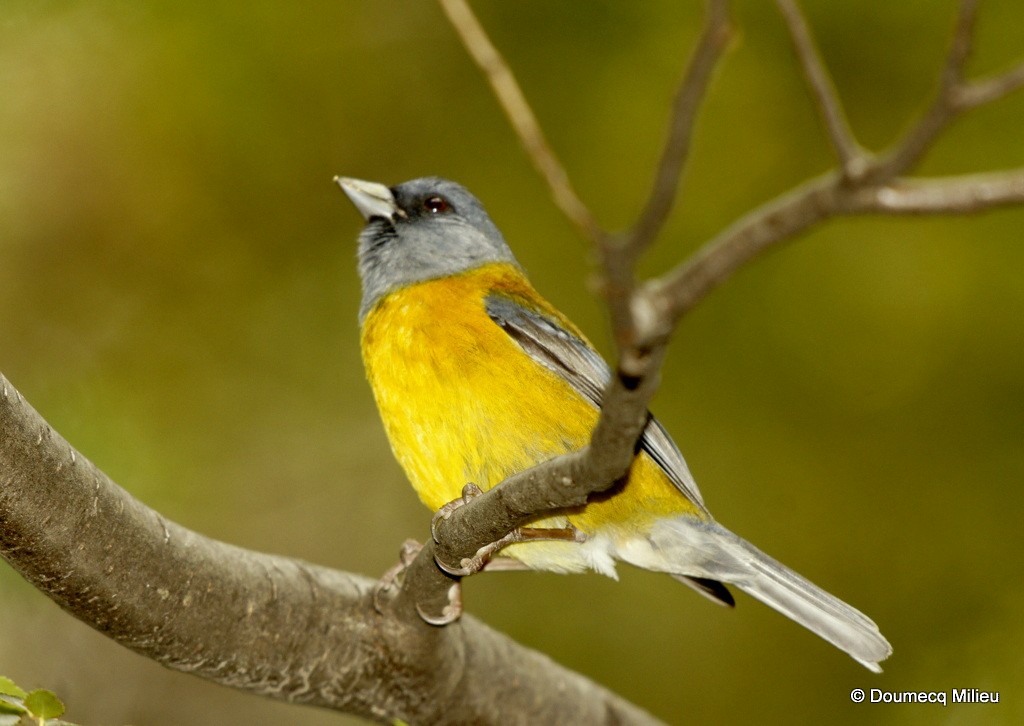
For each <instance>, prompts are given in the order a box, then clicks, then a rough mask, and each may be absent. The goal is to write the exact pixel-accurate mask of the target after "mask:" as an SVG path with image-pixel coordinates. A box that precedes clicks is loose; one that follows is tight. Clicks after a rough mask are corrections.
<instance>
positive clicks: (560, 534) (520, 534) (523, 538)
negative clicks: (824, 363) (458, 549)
mask: <svg viewBox="0 0 1024 726" xmlns="http://www.w3.org/2000/svg"><path fill="white" fill-rule="evenodd" d="M481 494H483V492H482V491H481V490H480V487H478V486H477V485H476V484H473V483H469V484H466V486H464V487H463V488H462V496H461V497H459V498H458V499H453V500H452V501H450V502H448V503H447V504H445V505H444V506H443V507H441V508H440V509H439V510H437V513H436V514H435V515H434V518H433V519H432V520H431V521H430V534H431V536H432V537H433V538H434V542H438V538H437V523H438V522H439V521H441V520H443V519H448V517H450V516H451V514H452V512H454V511H455V510H456V509H458V508H460V507H463V506H465V505H466V504H468V503H469V501H470V500H471V499H473V498H474V497H477V496H479V495H481ZM538 540H547V541H558V542H578V543H582V542H586V541H587V535H586V534H584V533H583V532H580V531H579V530H578V529H576V528H575V527H573V526H572V525H571V524H570V525H568V526H566V527H561V528H542V527H517V528H516V529H514V530H512V531H511V532H509V533H508V534H506V535H505V536H504V537H502V538H501V539H499V540H495V541H494V542H491V543H490V544H486V545H484V546H483V547H481V548H480V549H478V550H477V551H476V554H474V555H473V556H472V557H464V558H462V561H461V562H460V563H459V564H458V566H456V565H452V564H449V563H446V562H443V561H442V560H441V559H440V558H439V557H437V555H435V556H434V561H435V562H436V563H437V566H438V567H440V568H441V569H442V570H444V571H445V572H447V573H448V574H449V575H453V576H455V577H467V576H469V575H473V574H475V573H477V572H480V571H481V570H483V569H485V568H487V567H488V565H490V566H491V568H490V569H492V570H515V569H529V568H527V567H526V566H525V565H521V564H518V563H517V564H515V565H512V564H511V563H513V562H516V561H515V560H512V559H511V558H507V557H502V558H498V560H499V561H494V560H492V558H493V557H494V555H495V553H497V552H500V551H501V550H503V549H504V548H505V547H508V546H509V545H510V544H517V543H520V542H536V541H538Z"/></svg>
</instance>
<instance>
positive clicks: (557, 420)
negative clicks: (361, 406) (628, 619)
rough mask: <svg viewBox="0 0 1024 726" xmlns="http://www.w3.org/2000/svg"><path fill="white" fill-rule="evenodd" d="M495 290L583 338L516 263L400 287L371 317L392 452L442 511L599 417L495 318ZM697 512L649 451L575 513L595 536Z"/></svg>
mask: <svg viewBox="0 0 1024 726" xmlns="http://www.w3.org/2000/svg"><path fill="white" fill-rule="evenodd" d="M494 292H498V293H499V294H505V295H508V296H510V297H512V298H513V299H519V300H522V301H524V303H525V304H528V305H529V306H531V307H533V308H534V309H536V310H540V311H542V312H544V313H545V314H547V315H549V316H551V317H553V318H555V319H557V320H560V321H562V323H563V325H565V326H566V327H567V328H568V329H570V330H572V332H574V333H575V334H577V335H580V334H579V333H578V332H577V331H576V330H575V328H574V327H573V326H572V324H571V323H569V322H568V321H565V320H564V318H562V316H561V315H560V314H558V313H557V312H556V311H555V310H554V309H553V308H551V306H550V305H549V304H548V303H547V302H546V301H544V300H543V299H542V298H540V297H539V295H537V293H536V292H535V291H534V290H533V288H532V287H531V286H530V284H529V283H528V282H527V281H526V280H525V278H524V277H523V276H522V273H521V272H520V271H519V270H518V269H516V268H515V267H513V266H511V265H507V264H492V265H486V266H484V267H481V268H479V269H476V270H472V271H469V272H466V273H463V274H460V275H457V276H454V277H449V278H444V279H441V280H433V281H428V282H424V283H419V284H416V285H413V286H410V287H407V288H404V289H402V290H400V291H397V292H394V293H391V294H389V295H387V296H385V297H384V298H382V299H381V300H380V301H379V302H378V304H377V305H376V306H375V307H374V308H373V309H372V310H371V311H370V313H369V314H368V315H367V317H366V319H365V321H364V324H363V333H362V349H363V361H364V363H365V366H366V372H367V377H368V378H369V381H370V385H371V386H372V388H373V392H374V396H375V397H376V400H377V406H378V408H379V410H380V414H381V417H382V419H383V421H384V426H385V428H386V430H387V434H388V437H389V439H390V441H391V448H392V450H393V451H394V453H395V456H396V458H397V459H398V461H399V463H400V464H401V465H402V467H403V468H404V469H405V472H406V474H407V476H408V477H409V479H410V481H411V482H412V484H413V487H415V489H416V491H417V493H418V494H419V496H420V498H421V499H422V500H423V501H424V503H425V504H427V506H429V507H430V508H431V509H434V510H436V509H437V508H439V507H440V506H441V505H443V504H445V503H446V502H449V501H451V500H453V499H455V498H456V497H458V496H459V494H460V492H461V490H462V487H463V485H464V484H466V483H467V482H473V483H474V484H476V485H478V486H479V487H480V488H481V489H484V490H486V489H489V488H490V487H492V486H494V485H495V484H497V483H498V482H500V481H502V480H503V479H505V478H506V477H508V476H509V475H511V474H514V473H516V472H518V471H521V470H523V469H526V468H529V467H530V466H533V465H535V464H537V463H540V462H541V461H545V460H547V459H550V458H552V457H554V456H557V455H559V454H563V453H566V452H568V451H573V450H577V449H579V448H581V447H583V446H584V445H586V443H587V441H588V440H589V437H590V433H591V431H592V429H593V427H594V425H595V423H596V422H597V411H596V409H595V408H594V407H593V406H592V405H591V404H590V403H589V402H588V401H586V400H585V399H583V398H582V397H581V396H580V395H579V394H578V393H577V392H576V391H575V390H574V389H573V388H572V387H571V386H570V385H569V384H568V383H567V382H565V381H564V380H563V379H561V378H560V377H559V376H557V375H556V374H555V373H553V372H551V371H550V370H548V369H547V368H545V367H543V366H542V365H540V364H538V363H536V362H535V361H534V360H533V359H531V358H530V357H529V356H528V355H527V354H526V353H525V351H523V349H522V348H520V347H519V345H518V344H517V343H516V342H515V341H514V340H513V339H512V338H511V337H509V336H508V335H507V334H506V333H505V331H504V330H502V329H501V328H500V327H499V326H498V325H497V324H495V323H494V322H493V321H492V320H491V319H490V317H488V315H487V312H486V309H485V302H484V300H485V298H486V297H487V295H489V294H491V293H494ZM580 337H582V335H580ZM696 512H697V510H696V508H695V507H694V506H693V505H692V504H691V503H690V502H689V501H688V500H687V499H686V498H685V497H684V496H683V495H682V494H681V493H680V492H679V491H678V490H677V489H675V487H674V486H673V485H672V484H671V483H670V482H669V480H668V479H667V477H665V475H664V474H663V473H662V472H661V470H660V469H659V468H658V466H657V464H655V463H654V461H653V460H651V459H650V458H649V457H647V456H646V455H645V454H644V455H641V456H640V457H638V459H637V461H636V462H635V464H634V467H633V471H632V474H631V476H630V479H629V482H628V483H627V484H626V486H625V487H624V488H623V489H622V490H621V491H618V492H617V493H616V494H614V496H610V497H601V498H600V501H596V502H594V503H592V504H589V505H588V506H587V507H586V508H585V509H583V510H581V511H580V512H579V513H578V514H574V515H572V516H570V517H569V520H570V521H571V522H572V523H573V524H574V525H575V526H576V527H578V528H579V529H581V530H582V531H584V532H587V533H590V532H593V531H596V530H598V529H608V528H611V529H612V530H622V531H623V533H624V534H625V533H626V532H631V533H633V534H636V533H637V530H638V529H641V530H646V528H647V526H649V524H650V522H651V521H653V520H654V519H655V518H658V517H662V516H666V515H671V514H683V513H690V514H696Z"/></svg>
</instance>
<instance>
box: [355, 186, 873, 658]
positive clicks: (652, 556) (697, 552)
mask: <svg viewBox="0 0 1024 726" xmlns="http://www.w3.org/2000/svg"><path fill="white" fill-rule="evenodd" d="M335 181H336V182H337V184H338V185H339V186H340V187H341V189H342V190H343V191H344V192H345V194H346V195H347V196H348V198H349V199H350V200H351V202H352V203H353V204H354V205H355V207H356V209H357V210H358V211H359V213H360V214H361V215H362V217H363V218H364V220H365V226H364V228H363V229H362V231H361V232H360V234H359V237H358V253H357V261H358V269H359V276H360V279H361V284H362V300H361V303H360V308H359V324H360V342H361V349H362V357H363V363H364V366H365V369H366V376H367V379H368V381H369V383H370V387H371V388H372V390H373V395H374V398H375V400H376V404H377V408H378V410H379V412H380V416H381V419H382V421H383V424H384V428H385V430H386V433H387V436H388V439H389V442H390V444H391V449H392V451H393V453H394V455H395V457H396V459H397V460H398V462H399V464H400V465H401V466H402V468H403V469H404V471H405V474H406V476H407V477H408V479H409V480H410V482H411V483H412V486H413V487H414V489H415V490H416V492H417V494H418V495H419V497H420V499H421V500H422V501H423V503H424V504H426V505H427V506H428V507H430V508H431V510H433V511H435V512H437V511H439V510H442V509H443V508H444V507H445V506H446V505H449V503H451V502H457V501H458V499H459V497H460V493H461V492H462V490H463V487H464V486H465V485H467V484H468V485H471V486H473V487H478V488H479V490H488V489H490V488H491V487H493V486H495V485H497V484H498V483H500V482H501V481H503V480H504V479H506V478H507V477H509V476H511V475H513V474H515V473H517V472H519V471H523V470H525V469H528V468H530V467H532V466H535V465H537V464H539V463H541V462H543V461H546V460H548V459H551V458H554V457H556V456H559V455H561V454H565V453H568V452H571V451H577V450H580V449H582V448H583V447H585V446H586V445H587V444H588V442H589V440H590V435H591V433H592V431H593V428H594V426H595V424H596V422H597V419H598V416H599V411H600V408H601V400H602V392H603V390H604V388H605V386H606V384H607V383H608V381H609V380H610V376H611V373H610V369H609V367H608V365H607V364H606V363H605V361H604V360H603V359H602V357H601V355H600V354H599V353H598V352H597V351H596V349H595V348H594V346H593V345H592V344H591V343H590V342H589V341H588V340H587V338H586V337H585V336H584V334H583V333H582V332H581V331H580V330H579V328H577V327H576V325H574V324H573V323H572V322H571V321H570V320H569V319H568V318H567V317H566V316H565V315H563V314H562V313H561V312H559V311H558V310H557V309H556V308H555V307H554V306H553V305H552V304H551V303H550V302H548V301H547V300H546V299H544V298H543V297H542V296H541V295H540V294H539V293H538V292H537V291H536V290H535V289H534V287H533V286H532V285H531V284H530V282H529V280H528V279H527V277H526V273H525V272H524V270H523V267H522V266H521V265H520V264H519V262H518V261H517V260H516V258H515V256H514V255H513V253H512V250H511V248H510V247H509V245H508V244H507V243H506V241H505V238H504V237H503V236H502V234H501V232H500V231H499V230H498V228H497V227H496V226H495V224H494V222H492V221H491V218H490V217H489V216H488V214H487V212H486V210H485V209H484V206H483V204H482V203H481V202H480V201H479V200H478V199H477V198H476V197H475V196H473V194H472V193H471V192H469V191H468V190H467V189H466V188H465V187H463V186H461V185H460V184H458V183H456V182H453V181H450V180H447V179H443V178H440V177H424V178H419V179H413V180H411V181H407V182H404V183H401V184H398V185H395V186H392V187H389V186H386V185H384V184H380V183H377V182H369V181H364V180H360V179H353V178H348V177H336V179H335ZM637 448H638V453H637V455H636V457H635V459H634V461H633V464H632V466H631V467H630V470H629V473H628V475H627V478H626V479H625V481H624V483H622V484H621V485H619V486H617V487H615V488H614V489H613V491H612V493H611V494H610V495H609V494H603V495H599V496H593V497H591V498H590V499H589V500H588V502H587V503H586V505H585V506H583V507H581V508H578V509H574V510H571V511H566V512H564V513H563V512H559V513H558V514H557V515H554V516H547V517H545V518H544V519H542V520H541V521H539V522H535V523H533V524H531V527H538V528H550V529H562V530H565V531H572V532H574V533H576V536H575V537H572V538H567V539H563V540H538V541H526V542H520V543H515V544H510V545H508V546H507V547H505V548H504V549H503V550H502V552H501V555H502V556H503V557H510V558H512V559H513V560H515V561H517V562H518V563H519V565H521V566H522V567H524V568H527V569H532V570H542V571H552V572H559V573H575V572H583V571H588V570H593V571H596V572H598V573H602V574H604V575H608V576H610V577H613V578H614V577H616V563H617V562H626V563H629V564H631V565H634V566H637V567H640V568H644V569H647V570H651V571H655V572H662V573H667V574H669V575H671V576H673V577H675V578H676V579H678V580H680V581H681V582H684V583H685V584H688V585H690V586H691V587H693V588H694V589H696V590H697V591H698V592H701V593H702V594H704V595H705V596H707V597H708V598H710V599H712V600H715V601H717V602H720V603H722V604H725V605H729V606H731V605H733V604H734V600H733V597H732V594H731V593H730V591H729V589H728V588H727V587H726V584H730V585H733V586H735V587H737V588H739V589H740V590H742V591H744V592H746V593H747V594H749V595H751V596H753V597H754V598H756V599H758V600H760V601H761V602H763V603H765V604H767V605H769V606H770V607H772V608H774V609H776V610H778V611H779V612H780V613H782V614H783V615H786V616H787V617H789V618H791V619H792V620H794V621H796V622H797V623H799V624H800V625H803V626H804V627H806V628H807V629H809V630H811V631H812V632H814V633H816V634H817V635H819V636H820V637H822V638H823V639H825V640H826V641H828V642H829V643H832V644H833V645H835V646H836V647H838V648H840V649H841V650H843V651H845V652H846V653H848V654H849V655H850V656H851V657H852V658H854V659H855V660H856V661H858V662H859V663H861V664H863V665H864V666H865V667H867V668H869V669H870V670H872V671H875V672H880V671H881V667H880V666H879V665H878V664H879V662H880V661H882V660H884V659H885V658H887V657H888V656H889V655H890V654H891V653H892V647H891V646H890V644H889V642H888V641H887V640H886V639H885V638H884V637H883V636H882V634H881V633H880V632H879V629H878V626H877V625H875V623H874V622H873V621H872V620H871V619H870V618H868V617H867V616H865V615H864V614H862V613H861V612H860V611H858V610H857V609H855V608H853V607H852V606H850V605H848V604H846V603H845V602H843V601H842V600H840V599H838V598H836V597H834V596H833V595H830V594H829V593H827V592H825V591H824V590H822V589H821V588H819V587H817V586H816V585H814V584H812V583H811V582H810V581H808V580H807V579H805V578H804V577H802V576H801V575H799V574H797V573H796V572H794V571H793V570H791V569H789V568H788V567H786V566H785V565H783V564H782V563H780V562H778V561H777V560H775V559H773V558H771V557H769V556H768V555H766V554H765V553H763V552H762V551H761V550H759V549H757V548H756V547H755V546H754V545H752V544H750V543H749V542H747V541H746V540H744V539H742V538H740V537H739V536H737V535H735V534H733V533H732V532H731V531H730V530H728V529H726V528H725V527H723V526H722V525H720V524H718V522H716V521H715V519H714V518H713V517H712V516H711V513H710V512H709V511H708V508H707V507H706V505H705V504H704V499H703V497H702V496H701V493H700V490H699V489H698V488H697V484H696V482H695V481H694V478H693V476H692V475H691V474H690V471H689V469H688V467H687V465H686V462H685V460H684V459H683V456H682V454H681V453H680V451H679V449H678V448H677V446H676V445H675V443H674V442H673V440H672V438H671V437H670V436H669V434H668V433H667V431H666V430H665V428H664V427H663V426H662V425H661V424H660V423H659V422H658V420H657V419H656V418H654V417H653V416H649V417H648V423H647V425H646V428H645V429H644V431H643V434H642V437H641V439H640V441H639V444H638V447H637Z"/></svg>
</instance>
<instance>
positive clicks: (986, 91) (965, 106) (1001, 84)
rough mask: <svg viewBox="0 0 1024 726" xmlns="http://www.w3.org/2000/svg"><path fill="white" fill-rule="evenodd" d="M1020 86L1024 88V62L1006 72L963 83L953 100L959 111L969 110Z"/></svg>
mask: <svg viewBox="0 0 1024 726" xmlns="http://www.w3.org/2000/svg"><path fill="white" fill-rule="evenodd" d="M1019 88H1024V63H1021V64H1020V65H1017V66H1014V67H1013V68H1011V69H1010V70H1008V71H1006V72H1005V73H1000V74H998V75H995V76H990V77H989V78H979V79H977V80H974V81H971V82H970V83H965V84H963V85H962V86H960V87H959V88H958V89H957V91H956V93H955V95H954V97H953V99H952V101H953V103H954V104H955V105H956V107H957V109H958V110H959V111H968V110H970V109H973V108H977V107H978V106H984V105H985V104H986V103H992V102H993V101H998V100H999V99H1000V98H1003V97H1004V96H1007V95H1009V94H1011V93H1013V92H1014V91H1016V90H1017V89H1019Z"/></svg>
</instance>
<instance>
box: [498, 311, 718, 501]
mask: <svg viewBox="0 0 1024 726" xmlns="http://www.w3.org/2000/svg"><path fill="white" fill-rule="evenodd" d="M485 304H486V308H487V314H488V315H489V316H490V318H491V320H493V321H494V322H495V323H496V324H497V325H498V326H499V327H501V329H502V330H504V331H505V332H506V333H507V334H508V335H509V337H511V338H512V339H513V340H514V341H516V343H518V344H519V346H520V347H521V348H522V349H523V350H524V351H525V352H526V353H527V355H529V356H530V357H531V358H533V359H534V360H535V361H537V362H538V363H540V364H541V365H543V366H544V367H545V368H547V369H548V370H550V371H552V372H553V373H555V374H556V375H558V376H560V377H561V378H562V379H563V380H565V381H566V382H567V383H568V384H569V385H570V386H572V387H573V389H575V390H576V391H577V392H578V393H579V394H580V395H581V396H583V397H584V398H585V399H587V400H588V401H590V403H592V404H593V405H594V408H598V409H599V408H601V399H602V396H603V395H604V389H605V387H606V386H607V385H608V381H609V380H611V371H610V370H609V369H608V365H607V364H606V363H605V362H604V359H603V358H601V356H600V354H599V353H598V352H597V351H596V350H594V348H593V347H592V346H591V345H590V343H588V342H587V341H586V340H585V339H584V338H583V337H582V336H580V335H577V334H575V333H573V332H570V331H569V330H567V329H566V328H565V326H564V325H562V324H561V323H560V322H559V321H557V320H556V319H554V318H553V317H551V316H550V315H547V314H545V313H544V312H542V311H540V310H536V309H532V308H529V307H526V306H525V305H524V304H522V303H520V302H519V301H517V300H514V299H512V298H510V297H508V296H506V295H502V294H500V293H497V292H495V293H492V294H490V295H488V296H487V298H486V300H485ZM640 448H641V449H642V450H643V451H646V452H647V454H648V455H649V456H650V457H651V458H652V459H654V461H655V462H656V463H657V464H658V466H659V467H661V469H662V470H663V471H664V472H665V474H666V475H667V476H668V478H669V480H671V482H672V483H673V484H674V485H675V486H676V488H678V489H679V491H681V492H682V493H683V494H685V495H686V497H687V498H689V499H690V500H691V501H692V502H694V503H695V504H697V505H698V506H699V507H701V508H702V509H703V508H704V499H703V497H701V494H700V490H699V489H698V488H697V483H696V482H695V481H694V480H693V476H692V475H691V474H690V470H689V468H688V467H687V466H686V461H685V460H684V459H683V455H682V454H681V453H680V452H679V449H678V448H677V447H676V445H675V443H674V442H673V441H672V439H671V438H670V437H669V435H668V432H666V431H665V429H664V428H663V427H662V425H661V424H660V423H658V420H657V419H656V418H654V416H650V419H649V421H648V423H647V428H646V429H645V430H644V433H643V436H642V437H641V439H640Z"/></svg>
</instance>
